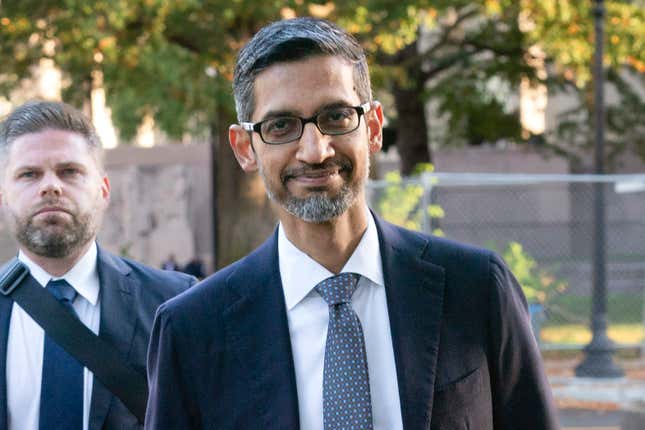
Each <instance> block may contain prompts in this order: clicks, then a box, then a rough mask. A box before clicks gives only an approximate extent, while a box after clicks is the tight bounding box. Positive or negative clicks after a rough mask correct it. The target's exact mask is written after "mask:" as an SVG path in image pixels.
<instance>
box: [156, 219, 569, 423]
mask: <svg viewBox="0 0 645 430" xmlns="http://www.w3.org/2000/svg"><path fill="white" fill-rule="evenodd" d="M376 225H377V229H378V234H379V242H380V249H381V256H382V260H383V272H384V277H385V288H386V295H387V304H388V312H389V317H390V325H391V330H392V341H393V347H394V354H395V361H396V369H397V377H398V382H399V395H400V398H401V406H402V407H401V410H402V415H403V425H404V428H405V429H406V430H416V429H419V430H420V429H428V428H430V429H445V430H462V429H463V430H465V429H476V430H487V429H518V430H519V429H521V430H538V429H539V430H545V429H546V430H549V429H555V428H557V424H556V422H555V418H554V417H555V410H554V408H553V404H552V400H551V395H550V389H549V386H548V383H547V381H546V380H545V377H544V376H543V372H542V365H541V361H540V355H539V351H538V348H537V346H536V343H535V341H534V338H533V336H532V334H531V331H530V330H531V329H530V323H529V318H528V315H527V311H526V301H525V299H524V297H523V295H522V293H521V289H520V287H519V286H518V284H517V282H516V281H515V279H514V278H513V276H512V275H511V274H510V272H509V271H508V270H507V269H506V267H505V266H504V264H503V263H502V262H501V261H500V260H499V258H498V257H496V256H495V255H493V254H492V253H491V252H489V251H485V250H481V249H476V248H472V247H467V246H464V245H460V244H456V243H454V242H450V241H447V240H443V239H439V238H435V237H428V236H425V235H421V234H418V233H414V232H410V231H407V230H403V229H401V228H398V227H395V226H393V225H391V224H387V223H385V222H383V221H380V220H378V219H377V220H376ZM293 269H294V270H298V268H293ZM148 365H149V367H148V375H149V381H150V390H151V395H150V398H149V403H148V413H147V417H146V428H149V429H173V430H174V429H297V428H299V422H298V398H297V391H296V381H295V374H294V368H293V359H292V354H291V343H290V340H289V329H288V323H287V316H286V309H285V304H284V295H283V292H282V287H281V281H280V272H279V268H278V252H277V235H276V234H274V235H273V236H272V237H271V238H270V239H269V240H268V241H267V242H265V243H264V244H263V245H262V246H261V247H260V248H258V249H257V250H256V251H255V252H253V253H252V254H250V255H249V256H247V257H246V258H244V259H242V260H240V261H239V262H237V263H235V264H233V265H232V266H229V267H228V268H225V269H223V270H221V271H220V272H218V273H217V274H215V275H214V276H212V277H210V278H207V279H206V280H205V281H203V282H202V283H200V284H198V285H197V286H195V287H194V288H192V289H191V290H190V291H188V292H187V293H184V294H182V295H180V296H178V297H176V298H175V299H172V300H170V301H169V302H167V303H166V304H164V305H162V307H161V308H160V309H159V311H158V315H157V319H156V321H155V325H154V327H153V334H152V339H151V345H150V354H149V362H148ZM303 430H306V429H303Z"/></svg>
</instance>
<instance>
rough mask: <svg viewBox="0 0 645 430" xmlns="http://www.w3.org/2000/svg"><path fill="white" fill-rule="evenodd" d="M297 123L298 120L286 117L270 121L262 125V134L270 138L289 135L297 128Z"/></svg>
mask: <svg viewBox="0 0 645 430" xmlns="http://www.w3.org/2000/svg"><path fill="white" fill-rule="evenodd" d="M297 123H298V119H297V118H293V117H286V116H285V117H279V118H272V119H268V120H266V121H264V122H263V123H262V133H263V134H266V135H270V136H279V135H284V134H288V133H289V132H291V131H292V130H294V129H295V128H296V124H297Z"/></svg>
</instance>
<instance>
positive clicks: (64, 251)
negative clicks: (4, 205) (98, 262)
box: [10, 214, 98, 258]
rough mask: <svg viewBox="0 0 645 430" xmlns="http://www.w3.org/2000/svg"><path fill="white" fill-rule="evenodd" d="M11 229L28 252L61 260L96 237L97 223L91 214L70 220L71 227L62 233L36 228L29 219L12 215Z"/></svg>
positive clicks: (67, 227) (45, 228)
mask: <svg viewBox="0 0 645 430" xmlns="http://www.w3.org/2000/svg"><path fill="white" fill-rule="evenodd" d="M10 217H11V218H12V222H11V224H12V228H13V230H14V232H15V235H16V240H17V241H18V243H20V244H21V245H22V246H24V247H25V248H26V249H28V250H29V251H31V252H33V253H34V254H36V255H39V256H41V257H48V258H63V257H66V256H68V255H70V254H71V253H73V252H74V251H76V250H77V249H80V248H81V247H82V246H84V245H85V244H87V243H88V242H89V241H90V240H92V239H93V238H94V237H95V236H96V231H97V229H98V228H97V223H96V222H95V221H96V220H94V219H92V215H91V214H85V215H83V216H80V217H77V216H76V215H75V216H74V217H73V218H72V223H71V225H68V226H66V228H64V229H62V231H58V232H56V231H51V230H50V229H48V228H47V226H45V227H37V226H35V225H34V224H33V222H32V220H31V219H27V220H24V219H18V218H17V217H15V216H14V215H13V214H11V216H10Z"/></svg>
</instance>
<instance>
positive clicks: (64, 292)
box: [47, 279, 78, 304]
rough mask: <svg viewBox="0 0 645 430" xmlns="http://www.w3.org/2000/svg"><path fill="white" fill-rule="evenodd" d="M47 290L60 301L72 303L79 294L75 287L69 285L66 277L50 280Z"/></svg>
mask: <svg viewBox="0 0 645 430" xmlns="http://www.w3.org/2000/svg"><path fill="white" fill-rule="evenodd" d="M47 290H48V291H49V292H50V293H51V294H52V295H53V296H54V297H56V299H57V300H58V301H59V302H63V303H69V304H72V302H73V301H74V299H75V298H76V295H77V294H78V293H77V292H76V290H75V289H74V287H72V286H71V285H69V284H68V283H67V281H66V280H64V279H57V280H55V281H53V280H52V281H49V282H48V283H47Z"/></svg>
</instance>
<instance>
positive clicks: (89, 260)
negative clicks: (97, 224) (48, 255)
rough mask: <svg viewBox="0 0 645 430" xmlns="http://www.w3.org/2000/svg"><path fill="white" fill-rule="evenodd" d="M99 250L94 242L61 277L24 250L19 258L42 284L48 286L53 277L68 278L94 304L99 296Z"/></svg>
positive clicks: (78, 291)
mask: <svg viewBox="0 0 645 430" xmlns="http://www.w3.org/2000/svg"><path fill="white" fill-rule="evenodd" d="M97 256H98V250H97V246H96V242H92V244H91V245H90V247H89V248H88V250H87V251H86V252H85V254H84V255H83V256H82V257H81V258H80V260H78V262H76V264H75V265H74V267H72V268H71V269H70V270H69V271H68V272H67V273H65V274H64V275H63V276H61V277H56V276H52V275H51V274H49V273H47V272H46V271H45V270H44V269H43V268H42V267H40V266H39V265H37V264H36V263H35V262H34V261H33V260H31V259H30V258H29V257H28V256H27V255H26V254H25V253H24V252H22V251H19V252H18V259H19V260H20V261H22V262H23V263H25V264H26V265H27V267H28V268H29V272H30V273H31V276H33V277H34V279H36V281H38V283H39V284H40V285H42V286H46V285H47V283H48V282H49V281H50V280H52V279H64V280H66V281H67V282H68V283H69V284H70V285H71V286H72V287H73V288H74V289H75V290H76V292H77V293H78V294H80V295H81V296H83V298H85V299H86V300H87V301H88V302H90V303H91V304H92V305H96V303H97V302H98V298H99V274H98V270H97V267H96V259H97Z"/></svg>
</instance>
